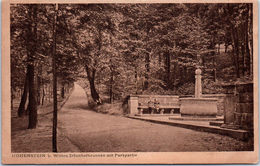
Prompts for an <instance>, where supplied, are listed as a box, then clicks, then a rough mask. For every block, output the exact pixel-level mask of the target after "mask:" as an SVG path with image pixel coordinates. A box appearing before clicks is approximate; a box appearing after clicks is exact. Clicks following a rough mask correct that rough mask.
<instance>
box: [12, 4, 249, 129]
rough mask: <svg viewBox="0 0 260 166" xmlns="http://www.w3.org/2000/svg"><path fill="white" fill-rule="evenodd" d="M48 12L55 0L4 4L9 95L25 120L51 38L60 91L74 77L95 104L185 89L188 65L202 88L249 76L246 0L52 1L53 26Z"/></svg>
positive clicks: (45, 77) (189, 86) (41, 88)
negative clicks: (158, 0)
mask: <svg viewBox="0 0 260 166" xmlns="http://www.w3.org/2000/svg"><path fill="white" fill-rule="evenodd" d="M54 15H55V4H30V5H28V4H26V5H25V4H12V5H11V29H10V31H11V36H10V39H11V46H10V47H11V92H12V101H13V99H19V100H20V102H19V103H20V105H19V109H18V115H19V116H23V115H26V114H29V117H30V118H29V126H28V128H35V127H36V124H37V105H41V104H44V103H45V102H46V101H49V100H50V99H51V96H52V91H51V89H52V57H53V47H54V42H55V41H56V42H55V44H56V55H55V56H56V63H57V80H58V94H59V97H60V98H64V96H65V94H66V93H67V92H68V89H69V88H71V87H72V84H73V82H75V81H83V82H84V83H85V84H86V86H87V87H88V88H89V89H90V92H91V97H92V99H93V101H94V102H95V103H96V104H101V103H102V100H104V99H105V98H107V99H109V102H111V103H112V102H114V101H115V100H117V101H118V100H119V101H122V100H123V99H124V98H125V97H126V96H127V95H130V94H176V95H186V94H193V93H194V90H193V89H194V71H195V69H196V68H201V69H202V71H203V75H202V76H203V86H204V87H203V90H204V91H203V93H221V86H220V85H221V84H222V83H225V82H228V83H230V82H235V81H243V80H247V81H252V78H253V77H252V76H253V65H252V64H253V21H252V18H253V12H252V4H245V3H240V4H234V3H232V4H59V8H58V11H57V23H56V25H55V26H54V22H55V20H54ZM54 27H56V40H55V41H54V36H53V34H54V33H53V31H54ZM27 100H28V101H27Z"/></svg>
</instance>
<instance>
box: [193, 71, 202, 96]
mask: <svg viewBox="0 0 260 166" xmlns="http://www.w3.org/2000/svg"><path fill="white" fill-rule="evenodd" d="M195 74H196V75H195V98H200V97H201V94H202V90H201V70H200V69H196V71H195Z"/></svg>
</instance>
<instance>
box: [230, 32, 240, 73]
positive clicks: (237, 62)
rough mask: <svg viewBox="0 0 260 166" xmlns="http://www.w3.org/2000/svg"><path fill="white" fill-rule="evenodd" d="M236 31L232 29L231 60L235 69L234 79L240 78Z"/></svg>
mask: <svg viewBox="0 0 260 166" xmlns="http://www.w3.org/2000/svg"><path fill="white" fill-rule="evenodd" d="M236 32H237V31H236V30H235V29H234V28H232V40H233V41H232V43H233V44H232V46H233V59H234V66H235V69H236V78H240V70H239V45H238V41H237V40H238V38H237V33H236Z"/></svg>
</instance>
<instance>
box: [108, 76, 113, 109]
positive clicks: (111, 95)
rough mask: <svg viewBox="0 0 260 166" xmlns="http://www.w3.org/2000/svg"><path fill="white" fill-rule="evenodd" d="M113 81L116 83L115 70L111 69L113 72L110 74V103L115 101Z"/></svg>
mask: <svg viewBox="0 0 260 166" xmlns="http://www.w3.org/2000/svg"><path fill="white" fill-rule="evenodd" d="M113 83H114V76H113V71H111V74H110V88H109V96H110V103H111V104H112V103H113V101H114V94H113Z"/></svg>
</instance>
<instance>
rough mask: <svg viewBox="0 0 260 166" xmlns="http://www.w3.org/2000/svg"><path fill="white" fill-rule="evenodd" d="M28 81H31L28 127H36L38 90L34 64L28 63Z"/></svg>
mask: <svg viewBox="0 0 260 166" xmlns="http://www.w3.org/2000/svg"><path fill="white" fill-rule="evenodd" d="M28 76H29V78H28V81H29V104H28V111H29V125H28V129H34V128H36V125H37V103H36V90H35V83H34V81H35V80H34V66H33V65H32V64H29V65H28Z"/></svg>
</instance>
